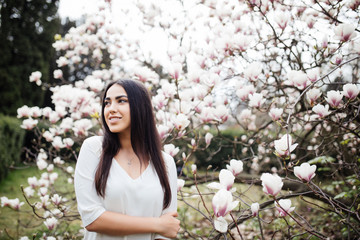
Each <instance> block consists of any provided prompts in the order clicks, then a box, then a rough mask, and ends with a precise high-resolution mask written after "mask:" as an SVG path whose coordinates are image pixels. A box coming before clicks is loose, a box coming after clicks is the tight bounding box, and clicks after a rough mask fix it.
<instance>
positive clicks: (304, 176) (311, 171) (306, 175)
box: [294, 163, 316, 182]
mask: <svg viewBox="0 0 360 240" xmlns="http://www.w3.org/2000/svg"><path fill="white" fill-rule="evenodd" d="M315 171H316V165H311V166H310V164H308V163H302V164H301V165H300V166H296V167H294V174H295V176H296V177H297V178H299V179H300V180H302V181H305V182H310V180H311V179H312V178H313V177H315Z"/></svg>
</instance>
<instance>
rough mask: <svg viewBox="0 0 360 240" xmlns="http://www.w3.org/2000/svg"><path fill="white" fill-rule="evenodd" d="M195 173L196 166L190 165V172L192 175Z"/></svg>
mask: <svg viewBox="0 0 360 240" xmlns="http://www.w3.org/2000/svg"><path fill="white" fill-rule="evenodd" d="M196 171H197V166H196V165H195V164H191V172H192V173H193V174H196Z"/></svg>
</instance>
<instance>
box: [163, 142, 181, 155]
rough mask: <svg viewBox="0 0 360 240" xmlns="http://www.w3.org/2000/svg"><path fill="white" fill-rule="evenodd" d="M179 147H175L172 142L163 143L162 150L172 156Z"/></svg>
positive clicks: (176, 152)
mask: <svg viewBox="0 0 360 240" xmlns="http://www.w3.org/2000/svg"><path fill="white" fill-rule="evenodd" d="M179 150H180V149H179V148H178V147H175V145H174V144H165V145H164V151H165V152H166V153H167V154H169V155H170V156H172V157H174V156H175V155H176V154H178V152H179Z"/></svg>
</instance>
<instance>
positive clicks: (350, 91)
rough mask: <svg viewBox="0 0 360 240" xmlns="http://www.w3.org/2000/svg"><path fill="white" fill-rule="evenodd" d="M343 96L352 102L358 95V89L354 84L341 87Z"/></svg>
mask: <svg viewBox="0 0 360 240" xmlns="http://www.w3.org/2000/svg"><path fill="white" fill-rule="evenodd" d="M343 94H344V96H345V97H347V98H349V99H350V100H353V99H355V98H356V97H357V95H358V94H359V89H358V87H357V86H356V85H355V84H351V83H348V84H346V85H344V87H343Z"/></svg>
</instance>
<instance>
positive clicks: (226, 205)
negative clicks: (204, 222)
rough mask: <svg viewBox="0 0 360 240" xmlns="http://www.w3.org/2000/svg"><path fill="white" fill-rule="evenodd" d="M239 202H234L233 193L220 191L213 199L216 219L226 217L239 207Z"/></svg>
mask: <svg viewBox="0 0 360 240" xmlns="http://www.w3.org/2000/svg"><path fill="white" fill-rule="evenodd" d="M238 204H239V201H233V196H232V194H231V192H229V191H227V190H225V189H220V190H219V191H218V192H217V193H216V194H215V195H214V197H213V199H212V207H213V210H214V214H215V216H216V217H224V216H225V215H226V214H228V213H229V212H230V211H232V210H233V209H234V208H236V207H237V205H238Z"/></svg>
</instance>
